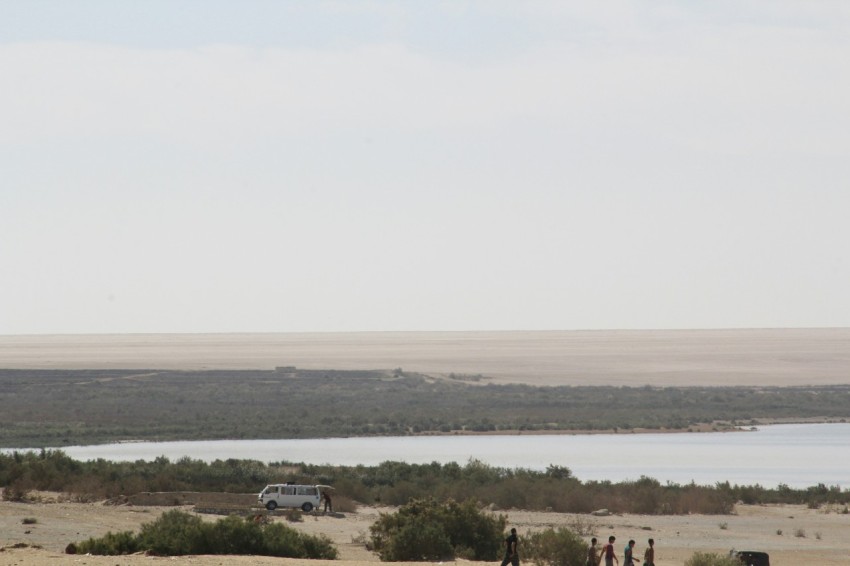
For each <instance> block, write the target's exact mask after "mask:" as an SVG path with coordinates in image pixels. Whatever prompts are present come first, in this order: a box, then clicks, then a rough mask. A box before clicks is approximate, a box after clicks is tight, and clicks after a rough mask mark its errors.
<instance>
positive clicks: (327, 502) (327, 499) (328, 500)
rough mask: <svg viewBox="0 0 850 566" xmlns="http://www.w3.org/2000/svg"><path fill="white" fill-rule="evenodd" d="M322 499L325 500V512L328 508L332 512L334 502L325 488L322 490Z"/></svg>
mask: <svg viewBox="0 0 850 566" xmlns="http://www.w3.org/2000/svg"><path fill="white" fill-rule="evenodd" d="M322 500H323V501H324V502H325V513H327V512H328V510H330V512H331V513H333V512H334V504H333V501H331V494H330V493H328V491H327V490H325V491H323V492H322Z"/></svg>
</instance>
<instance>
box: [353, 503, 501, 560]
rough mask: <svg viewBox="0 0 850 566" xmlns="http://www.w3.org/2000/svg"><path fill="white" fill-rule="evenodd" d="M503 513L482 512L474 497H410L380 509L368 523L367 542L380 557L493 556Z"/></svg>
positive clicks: (391, 558)
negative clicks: (442, 499)
mask: <svg viewBox="0 0 850 566" xmlns="http://www.w3.org/2000/svg"><path fill="white" fill-rule="evenodd" d="M504 529H505V517H504V516H502V515H499V516H498V517H496V516H492V515H489V514H485V513H482V512H481V511H480V510H479V509H478V506H477V504H476V503H475V501H473V500H467V501H465V502H463V503H457V502H456V501H454V500H449V501H447V502H446V503H437V502H436V501H435V500H434V499H433V498H428V499H412V500H410V501H409V502H408V503H407V504H406V505H403V506H402V507H400V508H399V510H398V511H397V512H396V513H392V514H388V513H381V515H380V517H379V518H378V520H377V521H376V522H375V524H373V525H372V526H371V527H370V529H369V530H370V532H371V546H372V549H373V550H374V551H375V552H377V553H378V556H379V558H380V559H381V560H384V561H391V562H395V561H426V560H449V559H453V558H455V557H456V556H460V557H462V558H465V559H468V560H496V559H497V558H498V556H499V550H500V549H501V544H502V532H503V531H504Z"/></svg>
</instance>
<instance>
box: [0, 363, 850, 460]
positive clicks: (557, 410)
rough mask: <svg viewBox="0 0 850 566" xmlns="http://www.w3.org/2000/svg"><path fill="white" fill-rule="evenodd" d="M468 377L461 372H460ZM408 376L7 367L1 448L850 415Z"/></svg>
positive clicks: (806, 392)
mask: <svg viewBox="0 0 850 566" xmlns="http://www.w3.org/2000/svg"><path fill="white" fill-rule="evenodd" d="M456 377H457V376H456ZM460 377H461V378H462V379H444V378H431V377H428V376H423V375H419V374H410V373H405V372H403V371H401V370H395V371H392V372H384V371H333V370H327V371H318V370H297V369H294V368H282V369H281V370H278V371H274V370H270V371H197V372H181V371H158V370H146V371H140V370H133V371H130V370H76V371H71V370H9V369H6V370H0V408H2V410H0V447H6V448H13V447H42V446H44V447H51V446H52V447H56V446H65V445H75V444H92V443H101V442H111V441H121V440H130V439H142V440H191V439H224V438H228V439H248V438H311V437H312V438H316V437H329V436H368V435H406V434H419V433H428V432H432V433H434V432H443V433H445V432H452V431H463V432H471V431H499V430H528V431H536V430H564V431H569V430H612V429H620V430H630V429H634V428H652V429H662V428H666V429H679V430H686V429H687V428H688V427H690V426H692V425H696V424H700V423H718V422H725V423H738V424H749V423H751V422H754V420H757V419H772V418H789V419H803V418H817V419H837V420H840V419H847V418H850V385H847V386H824V387H649V386H646V387H567V386H564V387H531V386H527V385H493V384H487V380H486V378H481V379H478V378H477V377H476V379H477V381H476V380H469V379H467V378H466V377H468V376H466V377H465V376H460Z"/></svg>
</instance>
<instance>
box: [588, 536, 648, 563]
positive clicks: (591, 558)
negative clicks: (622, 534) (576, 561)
mask: <svg viewBox="0 0 850 566" xmlns="http://www.w3.org/2000/svg"><path fill="white" fill-rule="evenodd" d="M616 540H617V537H615V536H613V535H612V536H610V537H608V544H606V545H605V546H603V547H602V548H601V549H597V548H596V542H597V541H596V538H595V537H594V538H592V539H590V546H589V547H588V549H587V562H586V565H587V566H598V565H599V564H601V563H602V559H603V558H604V559H605V566H614V563H615V562H616V563H617V564H618V565H619V564H620V559H619V558H617V550H616V548H615V547H614V541H616ZM600 550H601V552H599V551H600ZM634 553H635V541H634V540H630V541H629V544H627V545H626V548H625V550H623V564H622V566H635V562H640V560H639V559H637V558H635V556H634ZM643 564H644V566H655V541H654V540H652V539H649V541H648V546H647V547H646V550H644V552H643Z"/></svg>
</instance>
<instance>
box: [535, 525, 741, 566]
mask: <svg viewBox="0 0 850 566" xmlns="http://www.w3.org/2000/svg"><path fill="white" fill-rule="evenodd" d="M522 554H524V555H525V556H526V558H527V559H528V560H531V561H532V562H533V563H534V564H536V565H537V566H584V564H585V560H586V559H587V544H586V543H585V542H584V540H582V538H581V537H580V536H579V535H577V534H576V533H574V532H572V531H571V530H569V529H566V528H563V527H561V528H559V529H558V530H554V529H553V528H552V527H549V528H548V529H546V530H545V531H539V532H536V533H533V534H531V535H528V536H527V537H525V538H524V540H523V543H522ZM739 566H740V565H739Z"/></svg>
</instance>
